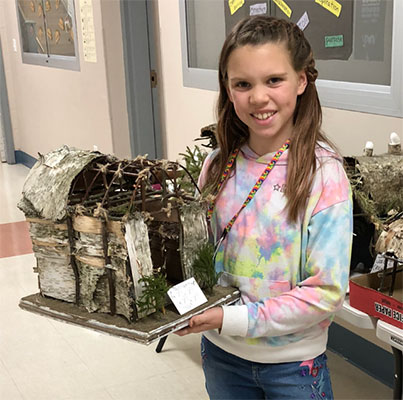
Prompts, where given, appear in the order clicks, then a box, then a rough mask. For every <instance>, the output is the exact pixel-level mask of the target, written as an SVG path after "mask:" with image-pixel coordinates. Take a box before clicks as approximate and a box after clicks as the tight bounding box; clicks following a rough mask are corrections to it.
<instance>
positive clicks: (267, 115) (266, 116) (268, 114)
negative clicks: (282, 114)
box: [252, 111, 275, 120]
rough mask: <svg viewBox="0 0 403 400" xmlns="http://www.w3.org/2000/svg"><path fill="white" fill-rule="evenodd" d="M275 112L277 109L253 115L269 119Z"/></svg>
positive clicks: (261, 118)
mask: <svg viewBox="0 0 403 400" xmlns="http://www.w3.org/2000/svg"><path fill="white" fill-rule="evenodd" d="M274 113H275V111H273V112H271V113H263V114H252V115H253V116H254V117H255V118H257V119H260V120H264V119H267V118H269V117H271V116H272V115H274Z"/></svg>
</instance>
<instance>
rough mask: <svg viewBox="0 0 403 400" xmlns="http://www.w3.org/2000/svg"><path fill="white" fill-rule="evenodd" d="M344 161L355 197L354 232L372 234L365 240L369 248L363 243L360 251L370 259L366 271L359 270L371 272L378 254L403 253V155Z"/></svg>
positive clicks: (348, 158) (361, 234)
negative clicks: (370, 269)
mask: <svg viewBox="0 0 403 400" xmlns="http://www.w3.org/2000/svg"><path fill="white" fill-rule="evenodd" d="M344 160H345V162H346V171H347V175H348V178H349V180H350V183H351V187H352V190H353V197H354V225H355V227H354V232H355V233H356V235H359V236H361V237H363V236H368V235H369V236H371V237H370V238H369V239H368V238H367V239H366V245H367V246H368V249H367V250H366V249H365V250H363V249H362V246H361V250H360V251H361V252H362V253H365V254H366V255H367V258H368V257H369V258H371V259H370V260H368V261H367V263H366V264H368V265H367V268H366V270H365V271H357V272H368V268H371V267H372V263H373V261H374V259H375V255H376V253H382V252H386V251H393V252H395V254H399V255H400V256H401V255H402V254H403V237H402V233H401V226H402V220H403V155H402V154H383V155H374V156H359V157H345V158H344ZM354 240H359V237H358V238H357V237H355V238H354ZM356 251H358V250H356ZM361 256H362V255H361ZM353 259H354V246H353Z"/></svg>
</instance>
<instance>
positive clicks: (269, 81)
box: [267, 77, 282, 85]
mask: <svg viewBox="0 0 403 400" xmlns="http://www.w3.org/2000/svg"><path fill="white" fill-rule="evenodd" d="M281 81H282V79H281V78H277V77H273V78H270V79H268V80H267V83H268V84H269V85H276V84H278V83H280V82H281Z"/></svg>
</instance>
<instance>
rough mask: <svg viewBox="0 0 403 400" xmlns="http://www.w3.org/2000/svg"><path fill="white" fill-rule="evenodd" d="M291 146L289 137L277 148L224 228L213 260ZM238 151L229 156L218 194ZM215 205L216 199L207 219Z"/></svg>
mask: <svg viewBox="0 0 403 400" xmlns="http://www.w3.org/2000/svg"><path fill="white" fill-rule="evenodd" d="M289 146H290V139H287V140H286V142H285V143H284V144H283V145H282V146H281V147H280V148H279V149H278V150H277V152H276V154H274V156H273V157H272V159H271V160H270V162H269V163H268V164H267V166H266V168H265V169H264V171H263V172H262V174H261V175H260V177H259V179H258V180H257V181H256V183H255V185H254V186H253V188H252V189H251V191H250V192H249V194H248V196H247V197H246V199H245V201H244V202H243V204H242V206H241V208H240V209H239V210H238V212H237V213H236V214H235V215H234V216H233V217H232V218H231V220H230V221H229V222H228V224H227V225H226V227H225V228H224V230H223V232H222V234H221V237H220V239H219V240H218V241H217V243H216V245H215V251H214V257H213V260H215V257H216V255H217V252H218V249H219V247H220V245H221V243H222V242H223V240H224V239H225V237H226V236H227V234H228V232H229V231H230V230H231V228H232V226H233V225H234V223H235V221H236V219H237V218H238V216H239V214H240V213H241V211H242V210H243V209H244V208H245V207H246V206H247V205H248V204H249V203H250V202H251V201H252V199H253V197H254V196H255V194H256V192H257V191H258V190H259V189H260V187H261V186H262V184H263V182H264V181H265V179H266V178H267V176H268V175H269V173H270V171H271V170H272V169H273V168H274V166H275V165H276V163H277V161H278V160H279V158H280V157H281V155H282V154H283V153H284V152H285V151H286V150H287V149H288V147H289ZM238 153H239V148H238V149H235V150H234V151H233V152H232V153H231V155H230V156H229V158H228V162H227V165H226V166H225V169H224V172H223V173H222V175H221V178H220V181H219V182H218V185H217V195H218V193H219V191H220V189H221V187H222V185H223V184H224V182H225V181H226V179H227V177H228V175H229V173H230V171H231V169H232V167H233V165H234V163H235V160H236V157H237V155H238ZM214 206H215V201H212V202H211V204H210V206H209V208H208V210H207V221H210V220H211V217H212V215H213V211H214Z"/></svg>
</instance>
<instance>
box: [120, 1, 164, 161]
mask: <svg viewBox="0 0 403 400" xmlns="http://www.w3.org/2000/svg"><path fill="white" fill-rule="evenodd" d="M153 7H155V4H154V1H153V0H136V1H132V0H121V2H120V11H121V20H122V40H123V54H124V65H125V78H126V98H127V111H128V119H129V131H130V145H131V154H132V157H135V156H137V155H144V154H148V156H149V158H162V156H163V154H162V153H163V149H162V134H161V120H160V112H159V93H158V91H159V90H158V73H157V82H156V83H157V84H156V87H152V86H151V71H152V70H154V71H157V56H156V40H155V34H154V19H153V16H154V8H153Z"/></svg>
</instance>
